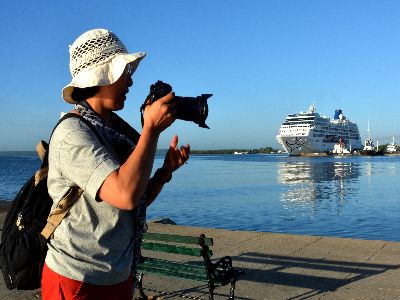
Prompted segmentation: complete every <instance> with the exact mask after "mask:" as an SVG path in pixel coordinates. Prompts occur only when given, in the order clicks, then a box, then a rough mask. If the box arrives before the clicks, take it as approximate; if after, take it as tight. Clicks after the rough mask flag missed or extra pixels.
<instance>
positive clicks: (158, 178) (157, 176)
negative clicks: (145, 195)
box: [153, 169, 172, 184]
mask: <svg viewBox="0 0 400 300" xmlns="http://www.w3.org/2000/svg"><path fill="white" fill-rule="evenodd" d="M161 172H162V170H161V169H157V171H155V172H154V175H153V180H154V181H156V182H158V183H160V184H166V183H167V182H170V181H171V179H172V174H171V175H169V177H168V178H167V179H165V180H162V179H161V178H162V177H163V176H162V175H161Z"/></svg>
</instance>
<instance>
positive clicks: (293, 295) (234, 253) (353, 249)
mask: <svg viewBox="0 0 400 300" xmlns="http://www.w3.org/2000/svg"><path fill="white" fill-rule="evenodd" d="M149 231H150V232H160V233H163V232H166V233H170V234H180V235H196V236H197V235H199V234H201V233H204V234H205V235H206V236H207V237H212V238H213V239H214V246H213V247H212V250H213V253H214V256H213V258H214V259H217V258H220V257H223V256H225V255H229V256H231V257H232V259H233V264H234V267H235V268H238V269H241V270H243V271H245V275H244V276H243V277H242V278H241V279H240V280H239V281H238V282H237V284H236V293H235V296H236V299H400V243H398V242H386V241H367V240H354V239H341V238H327V237H317V236H300V235H288V234H274V233H265V232H244V231H228V230H221V229H209V228H198V227H185V226H176V225H163V224H155V223H150V224H149ZM190 259H191V258H190ZM143 282H144V287H145V292H146V293H147V294H148V295H154V296H158V297H160V298H162V299H182V298H187V299H208V296H207V286H205V285H204V284H199V283H198V282H195V281H188V280H180V279H174V278H166V277H158V276H152V275H145V277H144V281H143ZM228 295H229V287H221V288H218V289H217V290H216V292H215V299H227V296H228ZM38 298H40V291H27V292H20V291H8V290H6V288H5V286H4V282H3V280H2V279H0V299H38ZM116 300H117V299H116Z"/></svg>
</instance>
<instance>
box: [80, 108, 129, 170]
mask: <svg viewBox="0 0 400 300" xmlns="http://www.w3.org/2000/svg"><path fill="white" fill-rule="evenodd" d="M75 110H76V111H78V112H79V114H80V115H81V116H82V117H83V118H84V119H86V120H88V121H89V122H90V123H92V125H93V126H94V127H95V128H96V129H97V130H98V131H99V133H100V134H101V135H102V136H103V137H104V138H105V139H106V140H107V142H108V143H110V144H111V145H112V146H113V148H114V150H115V152H116V154H117V155H118V158H119V159H120V162H121V163H123V162H125V161H126V159H127V158H128V156H129V155H130V153H131V152H132V151H133V149H134V148H135V144H134V143H133V142H132V141H131V140H130V139H129V138H128V137H127V136H125V135H124V134H122V133H121V132H120V131H119V130H118V129H116V128H113V127H112V118H111V126H110V125H108V124H106V123H105V122H104V121H103V120H102V119H101V118H100V117H99V115H98V114H97V113H96V112H94V111H93V110H91V109H89V108H86V107H84V106H82V105H81V104H76V105H75Z"/></svg>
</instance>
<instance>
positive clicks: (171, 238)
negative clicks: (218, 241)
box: [143, 232, 214, 246]
mask: <svg viewBox="0 0 400 300" xmlns="http://www.w3.org/2000/svg"><path fill="white" fill-rule="evenodd" d="M143 239H144V240H151V241H164V242H173V243H180V244H198V238H197V237H194V236H185V235H173V234H164V233H153V232H146V233H145V234H144V236H143ZM204 242H205V244H206V245H207V246H212V245H214V241H213V239H212V238H205V239H204Z"/></svg>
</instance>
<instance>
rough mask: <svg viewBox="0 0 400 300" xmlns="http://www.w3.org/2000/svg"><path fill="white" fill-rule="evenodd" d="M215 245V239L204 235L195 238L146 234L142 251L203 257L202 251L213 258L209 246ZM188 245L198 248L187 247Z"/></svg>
mask: <svg viewBox="0 0 400 300" xmlns="http://www.w3.org/2000/svg"><path fill="white" fill-rule="evenodd" d="M213 244H214V242H213V239H212V238H206V237H205V236H204V235H203V234H202V235H200V236H199V237H193V236H182V235H172V234H164V233H150V232H146V233H145V234H144V236H143V242H142V249H145V250H151V251H159V252H167V253H175V254H182V255H190V256H203V255H202V251H207V256H208V257H211V256H212V251H211V250H209V248H208V246H212V245H213ZM186 245H198V246H197V247H187V246H186Z"/></svg>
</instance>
